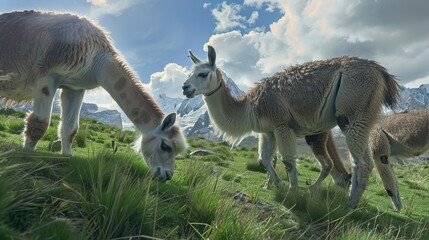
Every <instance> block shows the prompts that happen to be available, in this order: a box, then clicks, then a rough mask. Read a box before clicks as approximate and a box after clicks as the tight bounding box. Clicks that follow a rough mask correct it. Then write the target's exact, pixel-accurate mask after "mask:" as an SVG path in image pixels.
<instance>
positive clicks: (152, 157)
mask: <svg viewBox="0 0 429 240" xmlns="http://www.w3.org/2000/svg"><path fill="white" fill-rule="evenodd" d="M175 121H176V114H175V113H171V114H169V115H167V116H166V117H165V118H164V119H162V121H161V123H160V124H159V125H158V126H157V127H156V128H155V129H154V130H152V131H151V132H149V133H146V134H144V136H142V137H141V141H140V140H138V141H137V144H139V145H136V151H138V152H141V153H142V154H143V157H144V159H145V161H146V163H147V165H148V166H149V168H150V171H151V173H152V175H153V177H154V178H155V179H157V180H160V181H166V180H170V179H171V178H172V177H173V173H174V166H175V163H174V162H175V158H176V155H177V154H178V153H179V152H182V151H184V150H185V149H186V147H187V144H186V139H185V137H184V136H183V134H182V132H181V131H180V129H179V127H177V126H176V125H174V122H175Z"/></svg>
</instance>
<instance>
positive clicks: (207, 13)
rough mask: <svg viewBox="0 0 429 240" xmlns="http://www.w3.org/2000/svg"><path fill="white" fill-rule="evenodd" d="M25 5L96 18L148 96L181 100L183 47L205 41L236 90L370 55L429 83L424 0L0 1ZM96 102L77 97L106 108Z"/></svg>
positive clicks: (415, 81)
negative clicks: (296, 67) (318, 63)
mask: <svg viewBox="0 0 429 240" xmlns="http://www.w3.org/2000/svg"><path fill="white" fill-rule="evenodd" d="M23 9H41V10H55V11H68V12H74V13H77V14H80V15H85V16H88V17H90V18H93V19H96V20H97V21H98V22H99V23H100V25H102V26H103V27H104V28H105V29H106V30H107V31H108V32H110V34H111V36H112V38H113V40H114V42H115V45H116V47H117V48H118V49H119V50H120V51H121V52H122V54H123V55H124V57H125V58H126V60H127V61H128V62H129V64H130V65H131V66H132V68H133V69H134V70H135V71H136V72H137V73H138V75H139V77H140V79H141V81H142V82H143V83H144V84H145V85H146V87H147V89H148V90H149V91H151V92H152V94H154V95H157V94H160V93H166V94H167V95H169V96H172V97H182V96H181V91H180V86H181V84H182V83H183V81H184V80H185V79H186V76H187V74H188V73H189V70H190V68H191V62H190V61H189V60H188V58H187V51H188V49H192V50H193V52H194V53H195V54H196V55H198V56H200V57H201V58H205V57H206V53H205V52H204V46H205V45H206V44H211V45H213V46H214V47H215V48H216V51H217V55H218V66H220V67H221V68H222V69H223V70H224V71H225V72H226V73H227V74H228V75H229V76H230V77H231V78H232V79H234V80H235V81H236V82H237V84H238V85H239V86H240V87H241V88H242V89H243V90H247V89H248V88H250V87H251V86H253V85H254V83H255V82H257V81H258V80H260V79H261V78H262V77H266V76H269V75H272V74H273V73H275V72H277V71H281V70H282V69H283V68H285V67H288V66H290V65H293V64H297V63H302V62H306V61H311V60H316V59H326V58H330V57H335V56H341V55H355V56H360V57H364V58H370V59H374V60H376V61H378V62H380V63H381V64H382V65H383V66H385V67H387V69H388V70H389V72H391V73H392V74H394V75H396V76H397V77H398V78H399V82H400V83H401V84H407V86H411V87H418V86H419V85H420V84H422V83H429V67H428V65H427V63H428V62H429V31H428V30H427V26H429V14H427V10H428V9H429V1H427V0H412V1H403V0H349V1H343V0H309V1H305V0H236V1H209V0H203V1H198V0H37V1H35V0H2V1H1V5H0V12H1V13H3V12H9V11H13V10H23ZM105 95H106V93H104V95H103V96H105ZM94 96H95V95H91V94H88V96H87V97H86V99H85V101H90V102H91V101H92V102H97V101H98V102H97V103H101V104H104V105H106V106H107V107H108V106H109V104H110V103H111V102H112V100H111V99H109V97H108V96H105V97H103V98H101V97H100V96H101V94H97V95H96V97H94Z"/></svg>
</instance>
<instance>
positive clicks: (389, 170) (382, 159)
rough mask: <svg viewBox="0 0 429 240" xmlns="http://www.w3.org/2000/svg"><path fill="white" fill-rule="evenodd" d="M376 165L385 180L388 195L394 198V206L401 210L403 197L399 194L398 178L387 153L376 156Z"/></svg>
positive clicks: (384, 184)
mask: <svg viewBox="0 0 429 240" xmlns="http://www.w3.org/2000/svg"><path fill="white" fill-rule="evenodd" d="M374 162H375V166H376V167H377V171H378V173H379V174H380V177H381V180H382V181H383V186H384V189H386V192H387V195H389V197H390V198H391V199H392V203H393V206H394V208H395V209H396V210H397V211H399V210H401V208H402V203H401V197H400V196H399V187H398V180H397V178H396V175H395V173H394V171H393V167H392V164H391V163H390V162H389V158H388V157H387V155H384V156H376V157H375V156H374Z"/></svg>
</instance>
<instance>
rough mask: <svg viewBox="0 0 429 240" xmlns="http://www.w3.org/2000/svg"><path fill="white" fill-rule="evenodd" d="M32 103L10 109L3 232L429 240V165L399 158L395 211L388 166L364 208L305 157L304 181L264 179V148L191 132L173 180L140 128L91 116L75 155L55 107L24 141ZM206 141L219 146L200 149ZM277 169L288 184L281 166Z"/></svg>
mask: <svg viewBox="0 0 429 240" xmlns="http://www.w3.org/2000/svg"><path fill="white" fill-rule="evenodd" d="M24 117H25V113H22V112H16V111H13V110H4V109H3V110H0V239H211V240H213V239H246V240H247V239H374V240H379V239H386V240H387V239H389V240H390V239H429V230H428V229H429V201H428V198H429V179H428V172H429V164H428V163H419V164H407V165H395V172H396V174H397V176H398V179H399V186H400V191H401V197H402V202H403V205H404V207H403V209H402V210H401V212H395V211H394V210H393V208H392V204H391V201H390V198H389V197H388V196H387V194H386V192H385V190H384V188H383V185H382V183H381V179H380V177H379V176H378V173H377V172H376V171H375V170H374V171H373V174H372V176H371V179H370V185H369V188H368V189H367V191H366V192H365V194H364V196H363V198H362V201H361V203H360V205H359V208H358V209H355V210H351V211H350V210H346V207H345V204H346V201H347V194H348V192H347V190H344V189H341V188H339V187H337V186H335V185H334V184H333V182H332V181H331V179H329V178H328V179H327V180H326V181H325V182H324V185H323V187H322V188H320V189H318V190H317V191H316V192H310V191H309V189H308V185H309V184H310V183H312V182H314V181H315V180H316V178H317V176H318V174H319V172H320V167H319V165H318V163H317V161H316V160H315V159H314V158H313V156H311V155H306V156H300V159H299V181H300V188H299V189H298V190H297V191H293V192H289V193H288V194H287V195H285V193H281V192H279V191H278V190H277V189H276V188H275V187H274V186H273V187H271V188H270V189H263V188H262V185H263V183H264V181H265V178H266V173H265V171H264V169H263V168H262V167H261V166H260V165H259V163H258V162H257V148H256V147H255V148H245V147H236V148H231V147H230V146H229V145H228V144H226V143H224V142H212V141H207V140H204V139H202V138H189V139H188V142H189V151H188V152H186V153H183V154H181V155H179V156H178V157H177V160H176V170H175V173H174V176H173V179H172V180H171V181H168V182H157V181H153V180H152V179H151V177H150V174H149V173H148V168H147V166H146V164H145V162H144V160H143V158H142V157H141V155H139V154H136V153H135V152H134V151H133V149H132V148H131V144H132V142H133V141H134V139H135V138H136V137H137V136H136V135H135V133H134V132H132V131H123V132H122V131H121V130H120V129H115V128H111V127H108V126H106V125H103V124H100V123H98V122H96V121H95V120H90V119H81V122H80V130H79V132H78V134H77V136H76V138H75V140H74V144H73V146H74V156H73V157H64V156H61V154H60V153H59V152H57V151H51V150H52V149H55V144H54V142H55V141H56V140H57V136H56V134H57V125H58V122H59V117H58V116H57V115H54V116H53V120H52V122H51V126H50V127H49V129H48V130H47V132H46V134H45V136H44V137H43V139H42V141H41V142H40V143H39V145H38V149H37V151H36V152H26V151H23V150H22V148H21V143H22V136H21V132H22V130H23V127H24V121H23V118H24ZM199 149H206V150H211V151H214V152H216V153H218V155H205V156H191V155H190V154H189V153H190V152H193V151H195V150H199ZM277 165H278V166H277V171H278V173H279V175H280V177H281V178H282V179H283V180H284V181H285V184H286V185H287V181H288V180H287V175H286V172H285V169H284V167H283V165H282V164H277Z"/></svg>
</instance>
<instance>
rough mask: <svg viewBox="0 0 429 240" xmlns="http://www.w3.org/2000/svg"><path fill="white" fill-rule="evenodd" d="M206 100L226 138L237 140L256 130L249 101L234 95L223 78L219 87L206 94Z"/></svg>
mask: <svg viewBox="0 0 429 240" xmlns="http://www.w3.org/2000/svg"><path fill="white" fill-rule="evenodd" d="M218 74H220V73H218ZM204 100H205V102H206V104H207V107H208V110H209V114H210V118H211V119H212V120H213V122H214V124H215V126H216V128H217V129H218V130H219V131H220V133H221V134H222V135H223V136H224V137H225V139H226V140H228V141H230V142H236V141H238V140H240V139H241V138H242V137H244V136H245V135H247V134H249V133H250V132H251V131H252V130H254V129H253V127H252V126H253V124H252V122H253V115H252V111H251V108H250V104H249V102H248V101H247V100H246V98H235V97H233V96H232V95H231V92H230V90H229V88H228V87H227V86H226V83H225V81H224V80H223V79H221V85H220V87H219V89H218V90H216V91H214V92H212V93H210V94H209V95H206V96H205V97H204Z"/></svg>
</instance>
